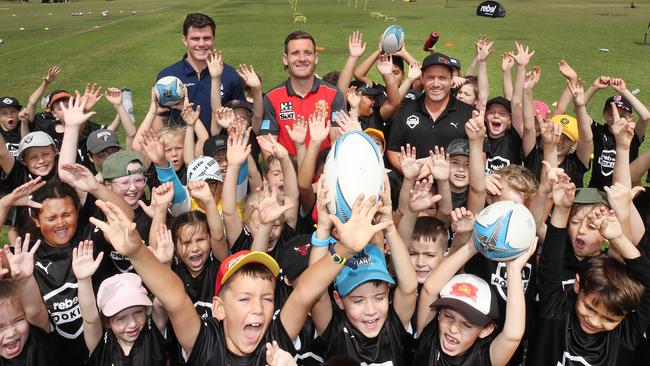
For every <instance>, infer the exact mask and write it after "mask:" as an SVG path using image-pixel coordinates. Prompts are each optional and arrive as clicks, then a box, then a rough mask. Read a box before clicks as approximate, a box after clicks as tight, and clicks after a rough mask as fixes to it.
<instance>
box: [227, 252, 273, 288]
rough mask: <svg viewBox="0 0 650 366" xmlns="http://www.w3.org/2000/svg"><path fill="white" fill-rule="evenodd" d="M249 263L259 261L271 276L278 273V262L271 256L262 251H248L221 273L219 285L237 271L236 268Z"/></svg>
mask: <svg viewBox="0 0 650 366" xmlns="http://www.w3.org/2000/svg"><path fill="white" fill-rule="evenodd" d="M249 263H259V264H261V265H263V266H264V267H266V268H267V269H268V270H269V271H271V273H272V274H273V277H278V274H280V266H279V265H278V262H276V261H275V259H273V257H271V256H270V255H268V254H266V253H264V252H250V253H248V254H246V255H244V256H243V257H242V258H240V259H239V260H238V261H237V262H235V264H233V265H232V266H231V267H230V268H228V271H227V272H226V274H224V275H223V278H222V279H221V285H222V286H223V284H224V283H226V281H228V279H229V278H230V276H232V275H233V273H235V272H237V270H239V269H240V268H241V267H243V266H244V265H246V264H249Z"/></svg>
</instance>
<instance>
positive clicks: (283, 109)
mask: <svg viewBox="0 0 650 366" xmlns="http://www.w3.org/2000/svg"><path fill="white" fill-rule="evenodd" d="M294 118H296V114H295V113H294V112H293V103H291V102H282V103H280V119H281V120H286V119H294Z"/></svg>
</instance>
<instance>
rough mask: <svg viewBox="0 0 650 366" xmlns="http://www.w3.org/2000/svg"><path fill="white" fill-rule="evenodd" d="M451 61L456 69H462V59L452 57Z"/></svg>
mask: <svg viewBox="0 0 650 366" xmlns="http://www.w3.org/2000/svg"><path fill="white" fill-rule="evenodd" d="M449 61H450V62H451V66H453V67H454V68H455V69H458V70H460V69H461V65H460V61H459V60H458V59H457V58H453V57H450V58H449Z"/></svg>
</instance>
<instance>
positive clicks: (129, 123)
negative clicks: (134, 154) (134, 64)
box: [104, 88, 136, 150]
mask: <svg viewBox="0 0 650 366" xmlns="http://www.w3.org/2000/svg"><path fill="white" fill-rule="evenodd" d="M104 96H105V97H106V100H107V101H108V102H109V103H111V104H112V105H113V107H114V108H115V110H116V111H117V115H118V116H119V119H120V123H121V124H122V127H124V133H125V134H126V148H127V150H133V138H134V137H135V134H136V127H135V123H134V121H133V119H131V115H130V114H129V112H128V111H127V110H126V108H124V105H123V104H122V91H121V90H120V89H118V88H108V89H106V92H105V93H104Z"/></svg>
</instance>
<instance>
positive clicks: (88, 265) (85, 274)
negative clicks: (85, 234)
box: [72, 240, 104, 281]
mask: <svg viewBox="0 0 650 366" xmlns="http://www.w3.org/2000/svg"><path fill="white" fill-rule="evenodd" d="M102 258H104V252H100V253H99V254H98V255H97V258H95V259H93V242H92V240H84V241H82V242H80V243H79V246H78V247H77V248H74V249H72V270H73V271H74V275H75V277H77V280H78V281H81V280H85V279H87V278H90V277H92V275H93V274H94V273H95V271H97V268H99V264H100V263H101V262H102Z"/></svg>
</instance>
